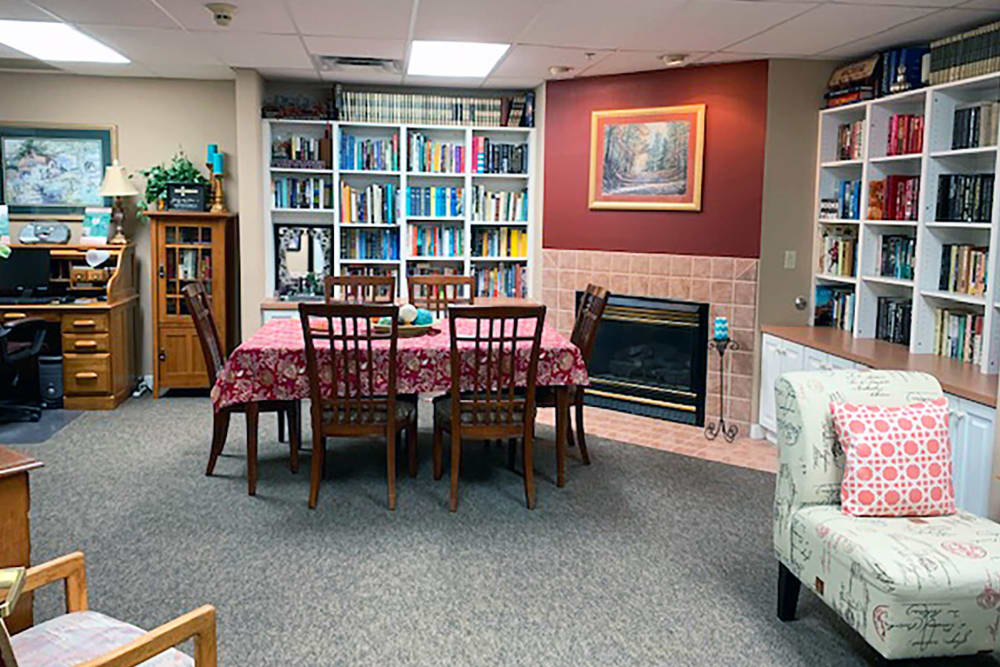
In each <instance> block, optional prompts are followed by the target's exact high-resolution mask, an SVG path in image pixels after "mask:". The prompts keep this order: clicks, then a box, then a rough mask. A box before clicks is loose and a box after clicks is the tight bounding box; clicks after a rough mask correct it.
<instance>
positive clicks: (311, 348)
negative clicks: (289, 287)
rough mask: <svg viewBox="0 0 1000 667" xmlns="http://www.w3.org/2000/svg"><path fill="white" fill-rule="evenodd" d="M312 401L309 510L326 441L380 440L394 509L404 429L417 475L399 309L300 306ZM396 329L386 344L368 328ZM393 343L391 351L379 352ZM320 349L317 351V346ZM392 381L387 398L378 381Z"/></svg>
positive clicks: (412, 412)
mask: <svg viewBox="0 0 1000 667" xmlns="http://www.w3.org/2000/svg"><path fill="white" fill-rule="evenodd" d="M299 317H300V318H301V320H302V333H303V336H304V338H305V344H306V368H307V370H308V373H309V396H310V398H311V399H312V452H313V453H312V463H311V465H312V474H311V477H310V483H309V507H310V509H315V507H316V502H317V501H318V499H319V485H320V479H321V478H322V476H323V468H324V459H325V458H326V439H327V438H356V437H359V436H366V435H375V436H382V437H384V438H385V441H386V450H385V451H386V457H385V458H386V478H387V484H388V493H389V509H390V510H395V509H396V437H397V435H398V434H399V432H400V431H402V430H403V429H406V445H407V455H408V458H409V474H410V477H416V475H417V405H416V402H415V401H412V400H406V399H403V398H402V397H398V396H397V395H396V377H397V364H396V348H397V342H398V340H399V329H398V322H397V319H398V317H399V306H395V305H385V306H383V305H371V304H350V303H339V304H305V303H300V304H299ZM381 317H388V318H390V320H391V321H392V327H391V331H390V333H389V335H388V336H385V335H380V334H377V333H375V330H374V328H372V327H370V326H369V324H370V323H371V321H372V319H373V318H381ZM379 339H383V340H384V339H388V345H387V346H386V347H379V346H376V345H373V343H375V342H376V341H378V340H379ZM317 343H318V344H319V345H317ZM383 374H384V375H385V377H386V385H385V387H384V390H383V388H382V387H379V386H378V383H377V380H376V378H378V377H379V376H381V375H383Z"/></svg>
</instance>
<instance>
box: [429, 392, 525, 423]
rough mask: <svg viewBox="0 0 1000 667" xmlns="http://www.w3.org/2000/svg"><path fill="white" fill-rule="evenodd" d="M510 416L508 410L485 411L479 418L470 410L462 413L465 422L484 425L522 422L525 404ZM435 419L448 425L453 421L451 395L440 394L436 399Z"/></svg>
mask: <svg viewBox="0 0 1000 667" xmlns="http://www.w3.org/2000/svg"><path fill="white" fill-rule="evenodd" d="M510 417H511V418H510V419H508V412H507V411H506V410H503V411H498V412H484V413H482V414H481V416H480V417H479V418H478V420H477V419H473V414H472V413H471V412H469V411H464V412H462V414H461V419H462V423H463V424H469V425H483V426H485V425H488V424H489V425H496V424H521V423H523V422H524V409H523V406H517V408H516V409H515V410H514V411H513V414H512V415H510ZM434 419H435V420H438V419H439V420H441V422H442V423H443V424H446V425H447V424H448V423H449V422H450V421H451V396H439V397H438V398H436V399H434Z"/></svg>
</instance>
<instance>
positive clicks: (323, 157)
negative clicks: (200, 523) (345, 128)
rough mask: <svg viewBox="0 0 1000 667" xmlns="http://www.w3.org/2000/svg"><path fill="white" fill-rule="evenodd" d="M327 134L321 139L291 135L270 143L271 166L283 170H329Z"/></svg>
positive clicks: (328, 141) (328, 140) (328, 139)
mask: <svg viewBox="0 0 1000 667" xmlns="http://www.w3.org/2000/svg"><path fill="white" fill-rule="evenodd" d="M330 153H331V151H330V137H329V132H328V133H327V135H326V136H323V137H311V136H305V135H299V134H291V135H289V136H287V137H278V138H276V139H275V140H274V141H272V142H271V166H272V167H278V168H284V169H329V168H330V164H331V160H330Z"/></svg>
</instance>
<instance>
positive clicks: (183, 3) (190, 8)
mask: <svg viewBox="0 0 1000 667" xmlns="http://www.w3.org/2000/svg"><path fill="white" fill-rule="evenodd" d="M156 1H157V2H159V3H160V5H162V6H163V8H164V9H165V10H166V11H167V12H168V13H169V14H170V15H171V16H173V17H174V18H175V19H177V20H178V21H180V23H181V24H182V25H183V26H184V27H185V28H187V29H188V30H208V31H216V32H270V33H279V34H294V33H295V25H294V24H293V23H292V19H291V16H289V14H288V10H287V9H286V8H285V4H284V3H283V2H279V1H277V0H234V4H236V5H237V9H236V13H235V14H234V15H233V20H232V22H231V23H230V24H229V25H228V26H227V27H225V28H223V27H221V26H218V25H216V23H215V21H214V20H213V18H212V14H211V13H210V12H209V11H208V10H207V9H205V1H204V0H156Z"/></svg>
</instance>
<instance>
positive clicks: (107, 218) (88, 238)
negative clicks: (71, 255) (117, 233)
mask: <svg viewBox="0 0 1000 667" xmlns="http://www.w3.org/2000/svg"><path fill="white" fill-rule="evenodd" d="M82 227H83V235H82V237H81V238H80V243H81V244H83V245H104V244H106V243H107V242H108V234H110V233H111V209H110V208H107V207H91V206H88V207H87V208H85V209H83V224H82Z"/></svg>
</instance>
